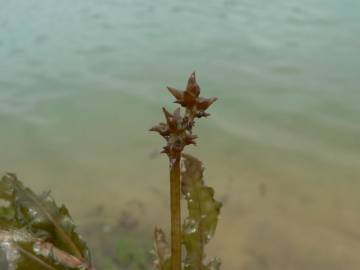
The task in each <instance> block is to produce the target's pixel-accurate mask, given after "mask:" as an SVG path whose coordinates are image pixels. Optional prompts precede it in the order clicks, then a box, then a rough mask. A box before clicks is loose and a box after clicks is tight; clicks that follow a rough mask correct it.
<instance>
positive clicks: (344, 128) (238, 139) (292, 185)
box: [0, 0, 360, 270]
mask: <svg viewBox="0 0 360 270" xmlns="http://www.w3.org/2000/svg"><path fill="white" fill-rule="evenodd" d="M0 3H1V9H0V124H1V130H0V131H1V132H0V153H1V155H0V170H2V171H15V172H17V173H18V174H19V175H20V176H21V177H22V178H23V179H24V180H25V181H26V182H27V184H28V185H30V186H32V187H34V188H35V189H38V190H42V189H46V188H50V187H51V188H52V189H53V190H54V194H55V196H56V197H57V198H58V199H59V200H60V201H64V202H67V204H68V205H69V207H70V208H72V209H73V212H74V215H75V216H76V217H77V218H78V219H80V220H83V222H85V220H86V219H87V211H88V209H92V208H94V207H96V206H97V205H105V206H106V207H108V209H109V210H108V211H109V215H110V216H116V215H117V214H118V213H119V211H120V209H121V207H122V206H124V205H125V206H126V205H127V203H129V202H130V201H132V200H139V201H141V202H143V203H145V205H148V206H149V208H151V207H157V208H159V209H161V210H159V211H155V212H156V213H154V211H152V210H151V209H147V215H145V217H144V219H145V220H146V221H147V222H150V223H151V224H155V223H157V222H159V220H161V222H163V223H165V224H166V223H167V222H168V221H167V220H166V218H165V213H166V211H167V208H166V207H165V206H164V205H167V203H166V202H167V194H166V192H167V189H168V187H167V180H166V177H167V172H166V169H167V165H166V159H165V157H159V156H158V155H157V154H156V153H157V150H159V149H160V148H161V145H162V144H163V142H162V141H161V140H160V139H159V138H158V137H157V136H156V135H153V134H148V133H147V131H146V130H147V129H148V127H150V126H151V125H152V124H153V123H156V122H158V121H159V120H160V119H161V117H162V116H161V111H160V108H161V106H164V105H166V106H168V107H170V108H174V106H173V105H167V104H170V101H171V97H170V96H169V95H168V94H167V93H166V90H165V86H166V85H171V86H175V87H179V88H181V87H184V85H185V82H186V79H187V77H188V75H189V74H190V72H192V71H193V70H196V71H197V75H198V80H199V83H200V85H201V86H202V89H203V93H204V95H208V96H218V97H219V101H218V102H217V104H216V106H215V105H214V107H213V109H212V110H211V113H212V117H210V118H209V119H206V120H203V121H202V123H199V124H198V126H197V134H199V136H200V140H199V147H198V148H197V149H191V150H189V151H190V152H192V153H194V154H196V155H197V156H198V157H200V158H201V159H202V160H203V161H204V162H205V164H206V165H207V171H206V174H207V180H208V182H209V183H210V184H211V185H213V186H214V187H215V188H216V190H217V192H218V194H219V197H220V198H221V199H222V200H224V201H225V208H224V210H223V212H224V213H223V218H222V220H221V223H220V227H219V232H218V235H217V238H215V240H214V243H213V244H212V245H213V246H212V247H211V251H210V254H218V255H220V256H222V257H223V261H224V263H223V264H224V269H228V270H231V269H240V267H243V268H242V269H250V270H252V269H327V270H329V269H355V268H356V267H355V266H359V265H360V261H359V259H358V254H359V252H360V244H359V239H360V229H359V228H360V217H359V216H360V215H359V213H360V200H359V198H358V190H359V188H360V182H359V180H360V179H359V178H360V143H359V138H360V124H359V120H360V106H359V102H360V90H359V85H360V78H359V71H360V54H359V48H360V35H359V33H360V15H359V14H360V13H359V10H360V4H359V2H358V1H356V0H347V1H333V0H326V1H325V0H323V1H321V0H319V1H310V0H304V1H284V0H275V1H265V0H256V1H255V0H243V1H240V0H239V1H235V0H233V1H231V0H227V1H224V0H220V1H211V0H209V1H163V0H159V1H156V2H151V1H140V0H139V1H136V0H131V1H130V0H128V1H125V0H119V1H115V0H103V1H94V0H88V1H69V0H63V1H54V0H47V1H39V0H27V1H0ZM114 198H116V200H115V199H114ZM234 235H235V236H237V238H236V237H235V236H234ZM234 237H235V239H237V241H234V240H233V239H234ZM354 267H355V268H354Z"/></svg>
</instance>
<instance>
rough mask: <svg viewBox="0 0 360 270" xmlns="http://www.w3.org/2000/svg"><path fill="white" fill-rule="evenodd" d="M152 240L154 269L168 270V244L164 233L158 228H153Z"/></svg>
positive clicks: (169, 265) (169, 267) (169, 266)
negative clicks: (154, 257) (153, 241)
mask: <svg viewBox="0 0 360 270" xmlns="http://www.w3.org/2000/svg"><path fill="white" fill-rule="evenodd" d="M154 240H155V244H154V247H155V255H156V260H155V261H154V267H155V269H158V270H170V269H171V264H170V256H171V254H170V253H171V252H170V247H169V243H168V242H167V241H166V237H165V233H164V232H163V230H162V229H160V228H155V231H154Z"/></svg>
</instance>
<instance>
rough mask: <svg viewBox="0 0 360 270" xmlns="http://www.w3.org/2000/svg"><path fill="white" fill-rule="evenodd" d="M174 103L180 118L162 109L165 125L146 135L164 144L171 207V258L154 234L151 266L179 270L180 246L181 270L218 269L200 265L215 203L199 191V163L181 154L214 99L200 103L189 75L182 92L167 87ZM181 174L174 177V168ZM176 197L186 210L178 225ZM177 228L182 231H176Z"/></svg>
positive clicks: (212, 263) (211, 195)
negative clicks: (156, 135)
mask: <svg viewBox="0 0 360 270" xmlns="http://www.w3.org/2000/svg"><path fill="white" fill-rule="evenodd" d="M168 90H169V92H170V93H171V94H172V95H173V96H174V97H175V99H176V100H175V103H178V104H180V105H181V106H182V107H184V108H185V112H184V114H183V115H181V110H180V108H177V109H176V110H175V111H174V113H170V112H168V111H167V110H166V109H165V108H163V113H164V115H165V119H166V123H160V124H158V125H156V126H154V127H152V128H151V129H150V131H155V132H158V133H159V134H160V135H161V136H162V137H163V138H164V139H165V140H166V145H165V147H164V148H163V150H162V153H165V154H166V155H167V156H168V158H169V168H170V206H171V252H170V251H169V247H168V244H167V241H166V239H165V234H164V232H163V231H162V230H161V229H158V228H156V229H155V250H156V254H157V260H156V261H155V266H156V267H157V269H159V270H167V269H171V270H181V269H182V254H181V247H182V244H184V245H185V250H186V257H185V259H184V264H183V265H184V269H185V270H208V269H219V267H220V262H219V260H217V259H216V260H212V261H210V262H208V263H205V261H204V258H205V253H204V246H205V244H206V243H207V242H208V241H209V240H210V239H211V238H212V236H213V235H214V233H215V228H216V225H217V221H218V216H219V213H220V208H221V203H220V202H217V201H215V199H214V190H213V189H212V188H210V187H207V186H205V185H204V181H203V170H204V169H203V166H202V163H201V161H200V160H198V159H196V158H194V157H192V156H190V155H186V154H183V153H182V152H183V150H184V148H185V146H187V145H190V144H194V145H195V144H196V142H195V139H196V138H197V136H196V135H194V134H193V127H194V125H195V119H196V118H202V117H207V116H209V115H210V114H209V113H207V112H206V110H207V109H208V108H209V107H210V106H211V105H212V104H213V103H214V102H215V101H216V100H217V98H215V97H213V98H204V97H200V87H199V85H198V83H197V82H196V77H195V73H192V74H191V75H190V78H189V79H188V83H187V86H186V89H185V90H183V91H182V90H177V89H175V88H172V87H168ZM181 160H182V161H183V165H184V166H183V167H184V170H183V172H182V173H180V162H181ZM181 192H182V194H183V197H184V198H185V199H186V202H187V205H188V207H187V208H188V212H189V217H187V218H186V219H185V220H184V222H183V225H181ZM181 227H182V229H181Z"/></svg>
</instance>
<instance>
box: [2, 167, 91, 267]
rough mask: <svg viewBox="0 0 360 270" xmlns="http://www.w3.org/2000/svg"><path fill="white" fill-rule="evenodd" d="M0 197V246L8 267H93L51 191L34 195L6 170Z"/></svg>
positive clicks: (63, 207)
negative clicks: (0, 203)
mask: <svg viewBox="0 0 360 270" xmlns="http://www.w3.org/2000/svg"><path fill="white" fill-rule="evenodd" d="M0 200H1V201H3V204H2V205H3V206H2V207H1V208H0V247H1V248H2V249H3V250H4V251H5V255H6V259H7V261H8V265H9V270H65V269H81V270H95V268H94V267H93V266H92V264H91V260H90V252H89V249H88V247H87V245H86V244H85V242H84V241H83V240H82V239H81V237H80V236H79V234H78V233H77V232H76V231H75V225H74V222H73V220H72V218H71V216H70V214H69V212H68V210H67V208H66V207H65V206H64V205H62V206H60V207H58V206H57V205H56V203H55V201H54V200H53V198H52V197H51V195H50V192H45V193H43V194H40V195H37V194H35V193H34V192H33V191H31V190H30V189H28V188H26V187H24V186H23V184H22V183H21V182H20V181H19V180H18V179H17V177H16V175H15V174H11V173H8V174H6V175H5V176H4V177H3V178H2V179H1V181H0Z"/></svg>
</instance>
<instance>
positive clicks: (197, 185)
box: [0, 73, 222, 270]
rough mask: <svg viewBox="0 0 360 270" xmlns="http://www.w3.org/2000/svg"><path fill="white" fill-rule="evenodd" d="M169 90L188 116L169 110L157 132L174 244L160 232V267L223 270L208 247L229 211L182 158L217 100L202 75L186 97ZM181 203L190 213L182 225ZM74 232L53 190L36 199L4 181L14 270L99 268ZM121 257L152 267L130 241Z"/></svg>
mask: <svg viewBox="0 0 360 270" xmlns="http://www.w3.org/2000/svg"><path fill="white" fill-rule="evenodd" d="M168 90H169V91H170V93H171V94H172V95H173V96H174V97H175V98H176V101H175V102H176V103H178V104H180V105H181V106H182V107H184V108H185V113H184V115H182V114H181V109H180V108H178V109H176V110H175V111H174V113H170V112H168V111H167V110H166V109H165V108H163V113H164V115H165V119H166V123H160V124H158V125H156V126H154V127H153V128H151V129H150V130H151V131H156V132H158V133H159V134H160V135H161V136H162V137H163V138H165V140H166V146H165V147H164V148H163V151H162V153H165V154H166V155H167V156H168V158H169V164H170V166H169V167H170V204H171V244H170V245H169V244H168V241H167V240H166V236H165V233H164V232H163V230H161V229H160V228H156V229H155V231H154V238H155V245H154V254H155V255H156V260H155V261H154V266H155V268H156V269H158V270H181V269H184V270H217V269H220V261H219V259H213V260H206V259H205V252H204V247H205V245H206V244H207V243H208V242H209V240H210V239H211V238H212V237H213V236H214V233H215V229H216V226H217V222H218V217H219V214H220V209H221V206H222V205H221V203H220V202H218V201H216V200H215V199H214V190H213V189H212V188H210V187H208V186H206V185H205V183H204V180H203V172H204V168H203V165H202V163H201V161H200V160H198V159H196V158H195V157H192V156H190V155H188V154H184V153H183V150H184V148H185V146H187V145H190V144H195V143H196V142H195V139H196V138H197V136H196V135H194V134H193V127H194V125H195V119H196V118H202V117H207V116H209V114H208V113H207V112H206V110H207V109H208V108H209V107H210V105H211V104H212V103H214V102H215V101H216V98H203V97H200V87H199V85H198V84H197V82H196V78H195V73H192V74H191V76H190V78H189V80H188V84H187V87H186V89H185V90H184V91H180V90H177V89H175V88H171V87H168ZM181 168H182V170H181ZM182 197H183V198H184V199H185V201H186V203H187V210H188V217H186V218H185V219H184V221H183V222H182V220H181V199H182ZM75 229H76V226H75V224H74V222H73V220H72V218H71V216H70V214H69V211H68V209H67V208H66V207H65V206H64V205H61V206H58V205H57V204H56V203H55V201H54V200H53V198H52V197H51V194H50V192H45V193H42V194H40V195H38V194H35V193H34V192H33V191H32V190H30V189H29V188H27V187H25V186H24V185H23V184H22V183H21V182H20V181H19V180H18V178H17V176H16V175H15V174H11V173H8V174H6V175H5V176H4V177H3V178H2V179H1V180H0V248H1V249H2V250H3V251H4V253H5V257H6V260H7V262H8V268H9V270H65V269H66V270H67V269H74V270H76V269H78V270H95V267H94V265H93V263H92V261H91V256H90V251H89V248H88V247H87V245H86V243H85V242H84V241H83V240H82V238H81V237H80V235H79V234H78V233H77V231H76V230H75ZM182 245H184V247H185V251H186V254H185V255H184V256H182V254H181V250H182ZM116 253H117V254H118V259H119V262H121V263H120V264H121V265H125V266H126V268H127V269H134V270H135V269H139V270H140V269H145V268H146V266H145V264H146V263H147V254H145V253H144V252H142V251H137V248H136V246H134V245H133V242H132V241H131V240H129V239H128V238H126V237H124V238H123V239H119V240H118V241H117V252H116ZM134 258H135V260H134ZM0 264H1V261H0Z"/></svg>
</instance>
